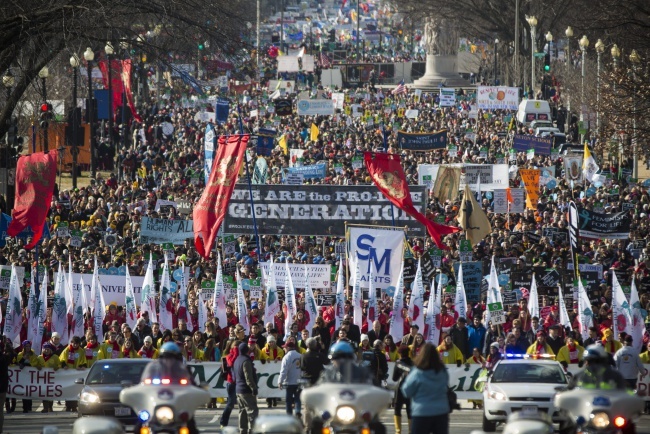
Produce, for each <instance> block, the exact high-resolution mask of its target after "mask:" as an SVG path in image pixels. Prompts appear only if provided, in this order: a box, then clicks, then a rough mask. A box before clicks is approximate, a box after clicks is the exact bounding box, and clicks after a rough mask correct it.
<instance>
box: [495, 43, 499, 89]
mask: <svg viewBox="0 0 650 434" xmlns="http://www.w3.org/2000/svg"><path fill="white" fill-rule="evenodd" d="M498 48H499V39H498V38H497V39H495V40H494V85H495V86H496V85H497V74H498V69H497V56H498V53H499V50H498Z"/></svg>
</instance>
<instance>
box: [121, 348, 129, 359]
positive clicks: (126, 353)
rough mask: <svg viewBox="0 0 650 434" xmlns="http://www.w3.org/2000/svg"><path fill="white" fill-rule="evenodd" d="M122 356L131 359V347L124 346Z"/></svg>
mask: <svg viewBox="0 0 650 434" xmlns="http://www.w3.org/2000/svg"><path fill="white" fill-rule="evenodd" d="M122 357H124V358H125V359H129V358H130V357H131V350H130V349H129V348H124V349H123V350H122Z"/></svg>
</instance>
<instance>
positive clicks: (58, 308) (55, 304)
mask: <svg viewBox="0 0 650 434" xmlns="http://www.w3.org/2000/svg"><path fill="white" fill-rule="evenodd" d="M44 274H45V275H47V269H46V271H45V273H44ZM44 283H45V281H43V284H44ZM41 287H42V288H43V287H44V286H43V285H41ZM45 288H46V287H45ZM66 291H67V289H66V282H65V274H64V273H63V267H62V266H61V262H59V272H58V273H57V275H56V281H55V282H54V298H53V300H52V333H54V332H58V333H59V334H60V335H61V344H63V345H67V344H68V340H69V338H68V306H67V304H66V294H65V293H66Z"/></svg>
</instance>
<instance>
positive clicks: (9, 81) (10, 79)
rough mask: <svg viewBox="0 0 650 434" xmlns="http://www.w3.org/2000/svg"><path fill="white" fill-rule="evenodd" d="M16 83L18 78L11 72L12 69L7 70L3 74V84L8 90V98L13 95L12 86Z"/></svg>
mask: <svg viewBox="0 0 650 434" xmlns="http://www.w3.org/2000/svg"><path fill="white" fill-rule="evenodd" d="M15 84H16V79H15V78H14V76H13V75H12V74H11V71H9V70H7V72H6V74H5V75H3V76H2V85H3V86H4V87H5V90H6V92H7V99H9V98H10V97H11V88H12V87H14V85H15Z"/></svg>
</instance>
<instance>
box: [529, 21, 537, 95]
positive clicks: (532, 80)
mask: <svg viewBox="0 0 650 434" xmlns="http://www.w3.org/2000/svg"><path fill="white" fill-rule="evenodd" d="M526 21H528V24H529V25H530V89H531V90H532V92H533V98H534V95H535V50H536V47H535V30H536V28H537V18H535V17H534V16H530V17H529V16H526Z"/></svg>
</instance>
